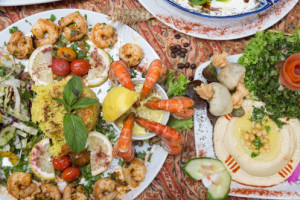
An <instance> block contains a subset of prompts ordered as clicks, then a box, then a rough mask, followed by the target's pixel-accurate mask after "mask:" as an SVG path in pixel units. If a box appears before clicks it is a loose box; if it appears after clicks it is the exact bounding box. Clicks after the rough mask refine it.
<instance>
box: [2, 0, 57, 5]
mask: <svg viewBox="0 0 300 200" xmlns="http://www.w3.org/2000/svg"><path fill="white" fill-rule="evenodd" d="M55 1H60V0H0V6H23V5H32V4H41V3H50V2H55Z"/></svg>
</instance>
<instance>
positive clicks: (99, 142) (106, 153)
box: [88, 131, 113, 176]
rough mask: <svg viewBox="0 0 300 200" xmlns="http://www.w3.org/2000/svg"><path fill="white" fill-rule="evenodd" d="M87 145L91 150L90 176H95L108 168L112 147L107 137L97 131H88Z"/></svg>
mask: <svg viewBox="0 0 300 200" xmlns="http://www.w3.org/2000/svg"><path fill="white" fill-rule="evenodd" d="M88 145H89V148H88V149H89V151H91V169H92V176H97V175H98V174H100V173H102V172H104V171H105V170H106V169H108V167H109V165H110V163H111V161H112V150H113V148H112V145H111V142H110V141H109V140H108V138H107V137H106V136H105V135H103V134H101V133H99V132H97V131H92V132H90V133H89V136H88Z"/></svg>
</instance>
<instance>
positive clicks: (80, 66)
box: [71, 59, 90, 76]
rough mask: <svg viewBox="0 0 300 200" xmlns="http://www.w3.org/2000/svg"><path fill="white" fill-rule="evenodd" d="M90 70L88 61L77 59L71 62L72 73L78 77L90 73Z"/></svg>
mask: <svg viewBox="0 0 300 200" xmlns="http://www.w3.org/2000/svg"><path fill="white" fill-rule="evenodd" d="M89 69H90V65H89V63H88V61H86V60H83V59H76V60H74V61H72V62H71V71H72V72H73V73H74V74H76V75H78V76H81V75H84V74H86V73H88V71H89Z"/></svg>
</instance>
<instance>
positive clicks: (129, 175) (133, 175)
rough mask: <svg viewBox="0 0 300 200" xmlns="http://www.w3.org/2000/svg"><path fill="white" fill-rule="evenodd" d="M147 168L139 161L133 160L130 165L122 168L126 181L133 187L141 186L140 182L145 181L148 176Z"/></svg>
mask: <svg viewBox="0 0 300 200" xmlns="http://www.w3.org/2000/svg"><path fill="white" fill-rule="evenodd" d="M146 171H147V169H146V166H145V164H144V162H142V161H141V160H139V159H134V160H132V161H131V162H130V163H129V165H126V164H125V165H123V166H122V173H123V175H124V178H125V181H126V182H127V183H128V184H129V185H130V186H132V187H137V186H139V184H140V182H142V181H144V179H145V176H146Z"/></svg>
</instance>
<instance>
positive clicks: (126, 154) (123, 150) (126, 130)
mask: <svg viewBox="0 0 300 200" xmlns="http://www.w3.org/2000/svg"><path fill="white" fill-rule="evenodd" d="M133 124H134V114H133V113H130V114H129V116H128V117H127V118H126V120H125V122H124V125H123V128H122V131H121V134H120V137H119V140H118V141H117V142H116V143H115V145H114V149H113V155H114V157H115V158H117V157H120V158H123V159H124V160H125V161H126V162H130V161H131V160H132V159H134V148H133V146H132V139H131V135H132V128H133Z"/></svg>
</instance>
